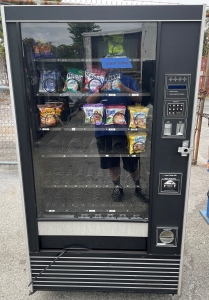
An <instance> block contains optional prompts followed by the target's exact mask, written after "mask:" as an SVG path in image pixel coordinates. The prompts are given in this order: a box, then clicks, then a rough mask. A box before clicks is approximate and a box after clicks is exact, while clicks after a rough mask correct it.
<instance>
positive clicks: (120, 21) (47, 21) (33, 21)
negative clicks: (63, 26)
mask: <svg viewBox="0 0 209 300" xmlns="http://www.w3.org/2000/svg"><path fill="white" fill-rule="evenodd" d="M200 21H201V20H131V22H138V23H141V22H143V23H155V22H200ZM69 22H71V23H90V22H95V23H130V20H117V21H116V20H108V21H103V20H102V21H101V20H62V21H61V22H59V21H55V20H11V21H8V20H7V21H6V23H69Z"/></svg>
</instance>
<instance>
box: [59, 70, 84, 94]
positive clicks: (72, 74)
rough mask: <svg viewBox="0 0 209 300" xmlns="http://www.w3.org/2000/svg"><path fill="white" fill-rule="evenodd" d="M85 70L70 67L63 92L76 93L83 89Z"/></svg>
mask: <svg viewBox="0 0 209 300" xmlns="http://www.w3.org/2000/svg"><path fill="white" fill-rule="evenodd" d="M83 76H84V72H83V71H82V70H79V69H76V68H69V69H68V71H67V76H66V80H65V85H64V88H63V92H68V91H71V92H73V93H76V92H77V91H78V90H80V89H82V83H83Z"/></svg>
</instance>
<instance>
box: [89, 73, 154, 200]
mask: <svg viewBox="0 0 209 300" xmlns="http://www.w3.org/2000/svg"><path fill="white" fill-rule="evenodd" d="M114 73H115V71H114ZM112 86H113V84H112ZM119 87H120V92H119V93H115V94H114V95H108V96H104V95H103V94H102V93H105V92H106V91H107V90H108V92H109V89H110V85H109V83H108V82H107V83H105V84H104V86H103V87H102V88H100V92H96V93H93V94H91V95H89V96H88V98H87V102H88V103H97V102H100V101H101V102H103V103H104V104H105V105H118V104H122V105H125V106H126V108H127V106H128V105H134V104H135V103H141V96H140V95H135V96H131V94H136V92H139V87H138V84H137V83H136V81H135V80H134V79H133V78H132V77H130V76H126V75H124V74H122V73H120V83H119ZM129 95H130V96H129ZM127 113H128V112H127V109H126V114H127ZM125 117H126V119H127V116H126V115H125ZM99 128H100V130H99V131H95V136H96V138H97V145H98V150H99V152H100V153H101V152H103V153H104V152H105V151H106V152H108V151H113V152H114V143H115V142H114V141H120V142H122V144H124V148H125V147H126V146H127V138H126V134H125V131H121V130H118V131H117V130H114V131H109V130H106V128H104V130H103V131H101V126H100V127H99ZM121 150H122V149H120V151H121ZM122 151H123V150H122ZM100 159H101V168H102V169H109V172H110V175H111V178H112V181H113V183H114V189H113V193H112V198H113V200H114V201H116V202H121V201H122V197H123V195H124V192H123V187H122V185H121V184H120V173H121V169H120V157H101V158H100ZM122 161H123V168H124V169H125V170H126V171H127V172H129V173H130V175H131V177H132V179H133V181H134V183H135V195H136V196H137V197H139V198H140V199H141V200H142V201H143V202H148V198H147V197H146V195H145V194H144V193H143V192H142V189H141V186H140V180H139V169H138V161H139V158H137V157H122Z"/></svg>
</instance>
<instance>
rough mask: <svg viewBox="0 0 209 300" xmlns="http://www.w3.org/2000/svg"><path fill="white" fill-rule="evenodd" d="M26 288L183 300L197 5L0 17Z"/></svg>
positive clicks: (198, 50)
mask: <svg viewBox="0 0 209 300" xmlns="http://www.w3.org/2000/svg"><path fill="white" fill-rule="evenodd" d="M1 13H2V20H3V28H4V38H5V46H6V54H7V67H8V72H9V78H10V94H11V99H12V103H13V108H14V117H15V124H16V137H17V151H18V157H19V172H20V178H21V184H22V201H23V204H24V214H25V224H26V237H27V241H28V265H29V268H30V276H31V277H30V279H29V286H30V290H31V292H35V291H41V290H86V291H107V292H110V291H112V292H113V291H120V292H137V293H139V292H142V293H144V292H146V293H168V294H177V293H178V294H180V289H181V277H182V263H183V253H184V239H185V225H186V215H187V202H188V190H189V178H190V168H191V153H192V147H193V129H194V120H195V112H196V111H195V107H196V100H197V96H198V83H199V70H200V62H201V54H202V43H203V35H204V20H205V14H206V6H204V5H184V6H183V5H182V6H181V5H172V6H82V5H81V6H76V5H75V6H73V5H72V6H56V5H55V6H30V5H27V6H24V5H22V6H12V5H10V6H2V12H1Z"/></svg>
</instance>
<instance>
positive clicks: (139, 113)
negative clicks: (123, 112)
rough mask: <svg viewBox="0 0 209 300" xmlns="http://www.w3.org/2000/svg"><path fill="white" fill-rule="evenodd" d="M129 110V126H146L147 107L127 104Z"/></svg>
mask: <svg viewBox="0 0 209 300" xmlns="http://www.w3.org/2000/svg"><path fill="white" fill-rule="evenodd" d="M128 110H129V112H130V123H129V127H130V128H146V122H147V115H148V112H149V109H148V108H147V107H144V106H128Z"/></svg>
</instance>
